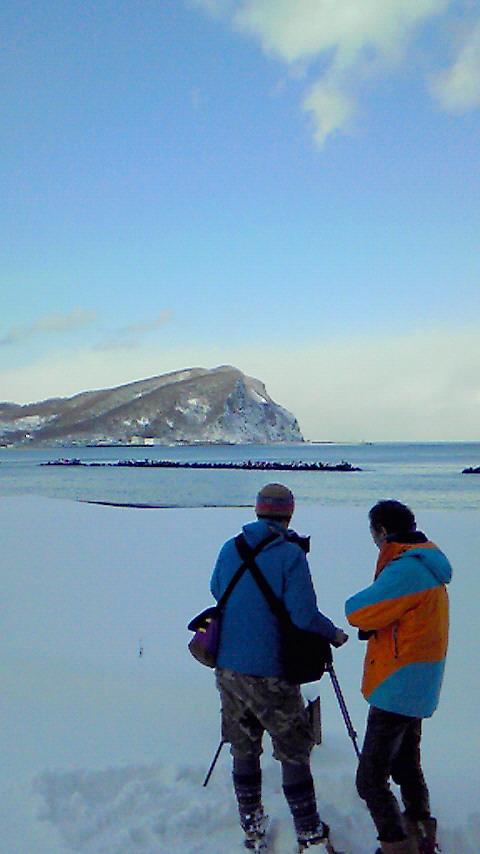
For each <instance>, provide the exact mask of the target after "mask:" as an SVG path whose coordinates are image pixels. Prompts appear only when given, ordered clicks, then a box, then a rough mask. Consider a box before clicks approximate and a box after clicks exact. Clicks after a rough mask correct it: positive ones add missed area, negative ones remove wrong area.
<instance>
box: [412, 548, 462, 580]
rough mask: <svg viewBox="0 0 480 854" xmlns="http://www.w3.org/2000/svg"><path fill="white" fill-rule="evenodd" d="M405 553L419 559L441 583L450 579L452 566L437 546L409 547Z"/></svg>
mask: <svg viewBox="0 0 480 854" xmlns="http://www.w3.org/2000/svg"><path fill="white" fill-rule="evenodd" d="M407 554H408V555H409V556H411V557H415V558H416V559H417V560H419V561H421V563H422V564H423V566H424V567H425V568H426V569H428V571H429V572H431V574H432V575H433V576H434V577H435V578H436V579H437V581H439V582H440V583H441V584H448V583H449V582H450V581H451V579H452V567H451V564H450V561H449V560H448V558H447V556H446V555H444V554H443V552H442V551H440V549H437V548H427V549H425V548H420V549H415V548H414V549H409V550H408V552H407Z"/></svg>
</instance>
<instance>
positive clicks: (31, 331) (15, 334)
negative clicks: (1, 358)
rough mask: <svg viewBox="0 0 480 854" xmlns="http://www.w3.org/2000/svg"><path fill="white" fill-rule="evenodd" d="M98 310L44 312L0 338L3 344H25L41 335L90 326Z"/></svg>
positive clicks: (78, 309)
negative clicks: (36, 318) (62, 312)
mask: <svg viewBox="0 0 480 854" xmlns="http://www.w3.org/2000/svg"><path fill="white" fill-rule="evenodd" d="M96 316H97V315H96V312H94V311H85V310H84V309H81V308H77V309H75V310H74V311H72V312H70V313H69V314H44V315H42V316H41V317H39V318H38V320H36V321H35V322H34V323H32V324H30V325H28V326H15V327H14V328H13V329H10V330H9V331H8V332H6V333H5V335H3V336H2V337H1V338H0V345H1V346H4V347H5V346H10V345H14V344H24V343H25V342H27V341H30V340H32V338H38V337H39V336H41V335H56V334H58V333H60V332H65V331H66V330H70V329H78V328H80V327H83V326H88V325H90V324H91V323H93V321H94V320H95V319H96Z"/></svg>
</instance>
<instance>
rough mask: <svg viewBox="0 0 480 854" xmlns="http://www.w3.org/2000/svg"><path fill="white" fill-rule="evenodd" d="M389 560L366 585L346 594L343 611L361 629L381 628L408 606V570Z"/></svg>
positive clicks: (351, 622)
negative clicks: (351, 594)
mask: <svg viewBox="0 0 480 854" xmlns="http://www.w3.org/2000/svg"><path fill="white" fill-rule="evenodd" d="M399 564H400V560H398V561H395V560H394V561H392V563H390V564H389V565H388V566H386V567H385V569H384V570H383V571H382V572H381V573H380V575H379V576H378V578H377V579H375V581H374V582H373V584H371V585H370V586H369V587H365V589H364V590H360V592H359V593H355V594H354V595H353V596H350V598H349V599H347V601H346V603H345V614H346V616H347V620H348V622H349V623H350V625H351V626H356V627H357V628H359V629H363V630H364V631H374V630H375V629H383V628H385V626H388V625H390V624H391V623H394V622H395V621H396V620H398V619H399V618H400V617H401V616H402V615H403V614H404V613H405V611H407V610H408V608H409V607H410V598H409V597H410V594H411V593H412V591H411V590H409V588H408V573H405V572H404V571H403V567H400V566H399Z"/></svg>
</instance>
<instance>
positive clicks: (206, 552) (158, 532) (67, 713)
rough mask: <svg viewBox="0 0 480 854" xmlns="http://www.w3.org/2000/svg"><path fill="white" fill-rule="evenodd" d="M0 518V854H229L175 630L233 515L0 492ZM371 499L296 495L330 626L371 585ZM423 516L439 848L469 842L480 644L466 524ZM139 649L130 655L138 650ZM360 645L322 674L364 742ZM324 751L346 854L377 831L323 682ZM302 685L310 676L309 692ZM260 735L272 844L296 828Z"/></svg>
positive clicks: (188, 670)
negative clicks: (437, 586)
mask: <svg viewBox="0 0 480 854" xmlns="http://www.w3.org/2000/svg"><path fill="white" fill-rule="evenodd" d="M0 509H1V512H2V519H3V523H4V526H3V528H4V529H3V537H2V540H3V548H2V553H3V579H4V580H3V585H2V587H3V589H2V602H3V606H4V607H3V611H4V615H3V619H2V623H1V626H0V632H1V648H2V651H3V652H2V661H1V668H2V674H1V680H2V686H3V689H2V703H1V707H0V726H1V731H2V750H1V752H0V770H1V780H2V783H1V786H2V791H1V794H0V821H1V826H2V834H1V838H0V852H2V854H69V852H75V851H76V852H81V853H82V854H100V852H105V854H107V852H108V854H154V852H155V854H158V852H162V854H163V852H165V854H230V852H232V854H233V852H235V851H239V852H240V851H241V850H242V846H241V834H240V832H239V826H238V821H237V815H236V807H235V802H234V798H233V791H232V786H231V777H230V757H229V754H228V747H224V749H223V751H222V754H221V757H220V760H219V762H218V765H217V767H216V769H215V771H214V774H213V776H212V779H211V781H210V783H209V785H208V787H207V788H203V787H202V782H203V779H204V776H205V773H206V771H207V769H208V766H209V764H210V762H211V759H212V758H213V754H214V752H215V749H216V747H217V745H218V741H219V704H218V697H217V694H216V690H215V687H214V678H213V673H212V672H211V671H209V670H207V669H206V668H202V667H201V666H200V665H199V664H197V663H196V662H195V661H194V660H193V659H192V658H191V656H190V655H189V653H188V651H187V648H186V645H187V642H188V640H189V637H190V634H189V633H188V632H187V631H186V624H187V622H188V620H189V619H190V618H191V616H193V614H194V613H196V612H197V611H199V610H200V609H201V608H203V607H206V606H207V605H208V604H209V602H210V594H209V592H208V583H209V577H210V572H211V569H212V566H213V562H214V560H215V558H216V555H217V551H218V549H219V547H220V545H221V543H222V542H223V540H224V539H226V538H227V537H229V536H232V535H234V534H235V533H237V531H238V529H239V527H240V526H241V524H242V523H243V522H246V521H249V520H250V519H251V518H252V513H251V512H249V511H248V510H245V509H231V508H218V509H195V510H178V509H175V510H136V509H131V508H128V509H127V508H116V507H115V508H113V507H101V506H95V505H88V504H79V503H75V502H69V501H56V500H52V499H43V498H36V497H16V498H3V499H1V500H0ZM367 510H368V508H357V507H351V508H345V507H341V508H325V507H312V506H300V507H298V508H297V511H296V514H295V517H294V526H295V527H296V529H297V530H298V531H299V532H300V533H310V534H311V535H312V552H311V555H310V565H311V569H312V575H313V578H314V582H315V586H316V589H317V595H318V600H319V607H320V608H321V610H323V611H324V612H325V613H326V614H328V616H330V617H331V618H332V619H333V620H334V621H335V622H336V623H337V624H339V625H343V626H345V619H344V617H343V603H344V600H345V598H346V597H347V596H348V595H349V594H350V593H352V592H353V591H354V590H357V589H359V588H360V587H362V586H365V585H366V584H367V583H369V581H370V578H371V576H372V573H373V566H374V561H375V557H376V550H375V548H374V546H373V543H372V542H371V540H370V537H369V534H368V525H367V522H366V512H367ZM418 522H419V526H420V527H422V528H423V529H424V530H425V531H426V533H427V534H428V535H429V536H430V537H431V538H432V539H433V540H434V541H436V542H437V543H438V545H439V546H440V547H441V548H443V549H444V550H445V552H446V553H447V554H448V556H449V558H450V559H451V561H452V564H453V567H454V580H453V582H452V584H451V585H450V596H451V605H452V634H451V645H450V651H449V658H448V664H447V671H446V677H445V684H444V690H443V695H442V699H441V703H440V707H439V710H438V711H437V713H436V714H435V716H434V717H433V718H432V720H431V721H426V722H425V726H424V739H423V763H424V769H425V773H426V776H427V780H428V782H429V786H430V791H431V798H432V807H433V810H434V813H435V814H436V815H437V817H438V819H439V823H440V828H441V833H440V841H441V843H442V846H443V848H444V850H445V852H446V854H473V852H477V851H478V839H479V837H480V810H479V806H478V791H479V782H480V771H479V767H478V744H479V743H480V738H479V736H480V723H479V716H478V708H480V687H479V680H478V677H477V662H478V657H479V653H480V640H479V636H478V624H479V611H480V607H479V604H478V602H479V596H478V593H479V587H480V581H479V573H478V569H479V567H478V563H479V561H478V556H477V549H476V540H477V528H478V522H477V516H476V514H475V513H473V512H472V513H469V512H455V513H446V512H441V511H438V512H434V511H429V512H422V513H419V514H418ZM140 649H142V650H143V653H142V656H140ZM363 653H364V645H363V644H361V643H360V642H358V641H357V639H356V637H355V635H354V633H353V632H351V633H350V641H349V642H348V644H347V645H346V646H345V647H344V648H342V649H341V650H339V651H338V652H337V653H336V654H335V668H336V672H337V675H338V678H339V681H340V685H341V688H342V691H343V693H344V696H345V700H346V703H347V706H348V709H349V712H350V715H351V718H352V721H353V724H354V726H355V728H356V729H357V731H358V734H359V741H360V742H361V738H362V734H363V727H364V721H365V716H366V712H367V707H366V704H365V702H364V701H363V699H362V697H361V695H360V692H359V683H360V678H361V668H362V661H363ZM319 687H320V695H321V702H322V722H323V744H322V745H321V746H320V747H316V748H315V749H314V752H313V755H312V767H313V772H314V777H315V782H316V787H317V795H318V802H319V807H320V811H321V814H322V816H323V818H324V819H325V820H326V821H327V822H328V823H329V824H330V825H331V827H332V836H333V840H334V842H335V843H336V844H337V846H338V847H339V848H341V849H342V848H343V849H345V850H347V851H349V852H350V854H373V851H374V850H375V832H374V829H373V825H372V823H371V821H370V818H369V816H368V813H367V812H366V810H365V808H364V807H363V804H362V802H360V801H359V799H358V796H357V795H356V792H355V787H354V774H355V765H356V760H355V755H354V752H353V747H352V744H351V742H350V740H349V738H348V735H347V732H346V729H345V725H344V722H343V719H342V717H341V714H340V711H339V708H338V704H337V702H336V698H335V696H334V693H333V690H332V686H331V685H330V682H329V679H328V677H327V676H326V677H324V678H323V679H322V681H321V682H320V683H319ZM305 693H306V694H308V693H309V694H311V695H313V694H314V693H315V690H314V688H313V686H309V687H308V689H306V692H305ZM270 754H271V750H270V743H269V740H268V738H266V739H265V741H264V755H263V759H262V766H263V773H264V800H265V806H266V809H267V811H268V812H269V813H270V814H271V815H272V816H273V817H274V819H275V821H276V832H277V843H276V852H277V854H292V852H293V850H294V835H293V827H292V823H291V819H290V815H289V813H288V810H287V807H286V804H285V802H284V799H283V795H282V792H281V780H280V768H279V765H278V763H276V762H275V761H274V760H273V759H272V758H271V755H270Z"/></svg>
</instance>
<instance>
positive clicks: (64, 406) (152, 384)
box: [0, 366, 303, 446]
mask: <svg viewBox="0 0 480 854" xmlns="http://www.w3.org/2000/svg"><path fill="white" fill-rule="evenodd" d="M135 437H138V438H139V439H154V440H157V441H158V442H159V443H162V444H166V445H174V444H178V443H186V444H190V443H194V442H215V443H233V444H247V443H255V444H263V443H268V442H301V441H303V438H302V434H301V432H300V428H299V426H298V423H297V420H296V418H295V417H294V416H293V415H292V414H291V413H290V412H287V411H286V410H285V409H283V408H282V407H281V406H279V405H278V404H277V403H275V402H274V401H273V400H272V399H271V397H270V396H269V395H268V394H267V391H266V389H265V386H264V384H263V383H262V382H260V381H259V380H257V379H253V378H252V377H247V376H246V375H245V374H243V373H242V372H241V371H239V370H238V369H237V368H233V367H230V366H223V367H218V368H214V369H212V370H208V369H205V368H191V369H188V370H183V371H175V372H173V373H170V374H164V375H162V376H159V377H152V378H150V379H146V380H139V381H138V382H134V383H128V384H127V385H122V386H118V387H116V388H110V389H102V390H99V391H87V392H82V393H81V394H78V395H75V397H71V398H53V399H50V400H45V401H42V402H40V403H31V404H26V405H24V406H21V405H20V404H15V403H1V404H0V440H1V441H2V442H3V443H13V444H29V445H36V446H52V445H68V444H77V445H84V444H90V443H95V442H102V443H104V442H120V443H126V442H130V441H132V439H135Z"/></svg>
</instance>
